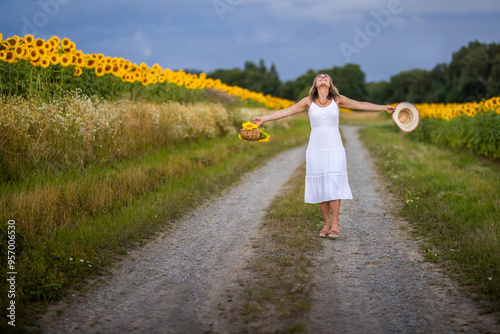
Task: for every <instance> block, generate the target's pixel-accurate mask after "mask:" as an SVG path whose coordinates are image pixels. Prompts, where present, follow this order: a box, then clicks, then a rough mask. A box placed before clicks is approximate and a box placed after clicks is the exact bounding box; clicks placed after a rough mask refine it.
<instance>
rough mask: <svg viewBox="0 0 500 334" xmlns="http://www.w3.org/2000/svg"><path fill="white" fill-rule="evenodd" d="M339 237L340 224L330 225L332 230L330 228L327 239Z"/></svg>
mask: <svg viewBox="0 0 500 334" xmlns="http://www.w3.org/2000/svg"><path fill="white" fill-rule="evenodd" d="M339 235H340V223H339V222H335V223H332V228H331V230H330V232H329V233H328V237H329V238H338V237H339Z"/></svg>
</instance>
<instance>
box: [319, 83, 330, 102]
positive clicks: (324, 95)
mask: <svg viewBox="0 0 500 334" xmlns="http://www.w3.org/2000/svg"><path fill="white" fill-rule="evenodd" d="M318 99H319V100H320V101H326V100H328V87H324V86H322V87H318Z"/></svg>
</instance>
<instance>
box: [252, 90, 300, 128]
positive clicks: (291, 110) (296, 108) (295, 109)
mask: <svg viewBox="0 0 500 334" xmlns="http://www.w3.org/2000/svg"><path fill="white" fill-rule="evenodd" d="M309 101H310V98H309V97H304V98H303V99H302V100H300V101H299V102H297V103H295V104H294V105H293V106H291V107H288V108H286V109H280V110H277V111H275V112H273V113H272V114H269V115H267V116H261V117H255V118H254V119H253V120H252V123H254V124H257V125H258V126H261V125H262V123H265V122H269V121H275V120H278V119H281V118H285V117H288V116H292V115H295V114H298V113H299V112H301V111H304V110H306V109H307V108H309V105H310V102H309Z"/></svg>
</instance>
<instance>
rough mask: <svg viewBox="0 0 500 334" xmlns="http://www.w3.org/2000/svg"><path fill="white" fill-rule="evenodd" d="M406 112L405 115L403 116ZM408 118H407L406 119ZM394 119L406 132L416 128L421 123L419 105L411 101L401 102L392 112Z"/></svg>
mask: <svg viewBox="0 0 500 334" xmlns="http://www.w3.org/2000/svg"><path fill="white" fill-rule="evenodd" d="M403 114H404V117H402V116H403ZM405 118H406V119H405ZM408 118H409V119H408ZM392 120H393V121H394V123H396V125H397V126H398V127H399V128H400V129H401V130H403V131H405V132H411V131H413V130H415V129H416V128H417V126H418V123H420V114H419V113H418V109H417V107H415V106H414V105H413V104H412V103H410V102H401V103H399V104H398V105H397V106H396V110H394V112H393V113H392Z"/></svg>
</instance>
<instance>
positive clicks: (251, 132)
mask: <svg viewBox="0 0 500 334" xmlns="http://www.w3.org/2000/svg"><path fill="white" fill-rule="evenodd" d="M241 126H242V128H241V129H240V134H239V135H238V138H240V139H241V140H244V141H256V142H257V143H266V142H268V141H269V139H270V138H271V136H270V135H269V134H268V133H267V132H266V129H264V128H260V129H259V126H258V125H257V124H253V123H251V122H245V123H243V124H241Z"/></svg>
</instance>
